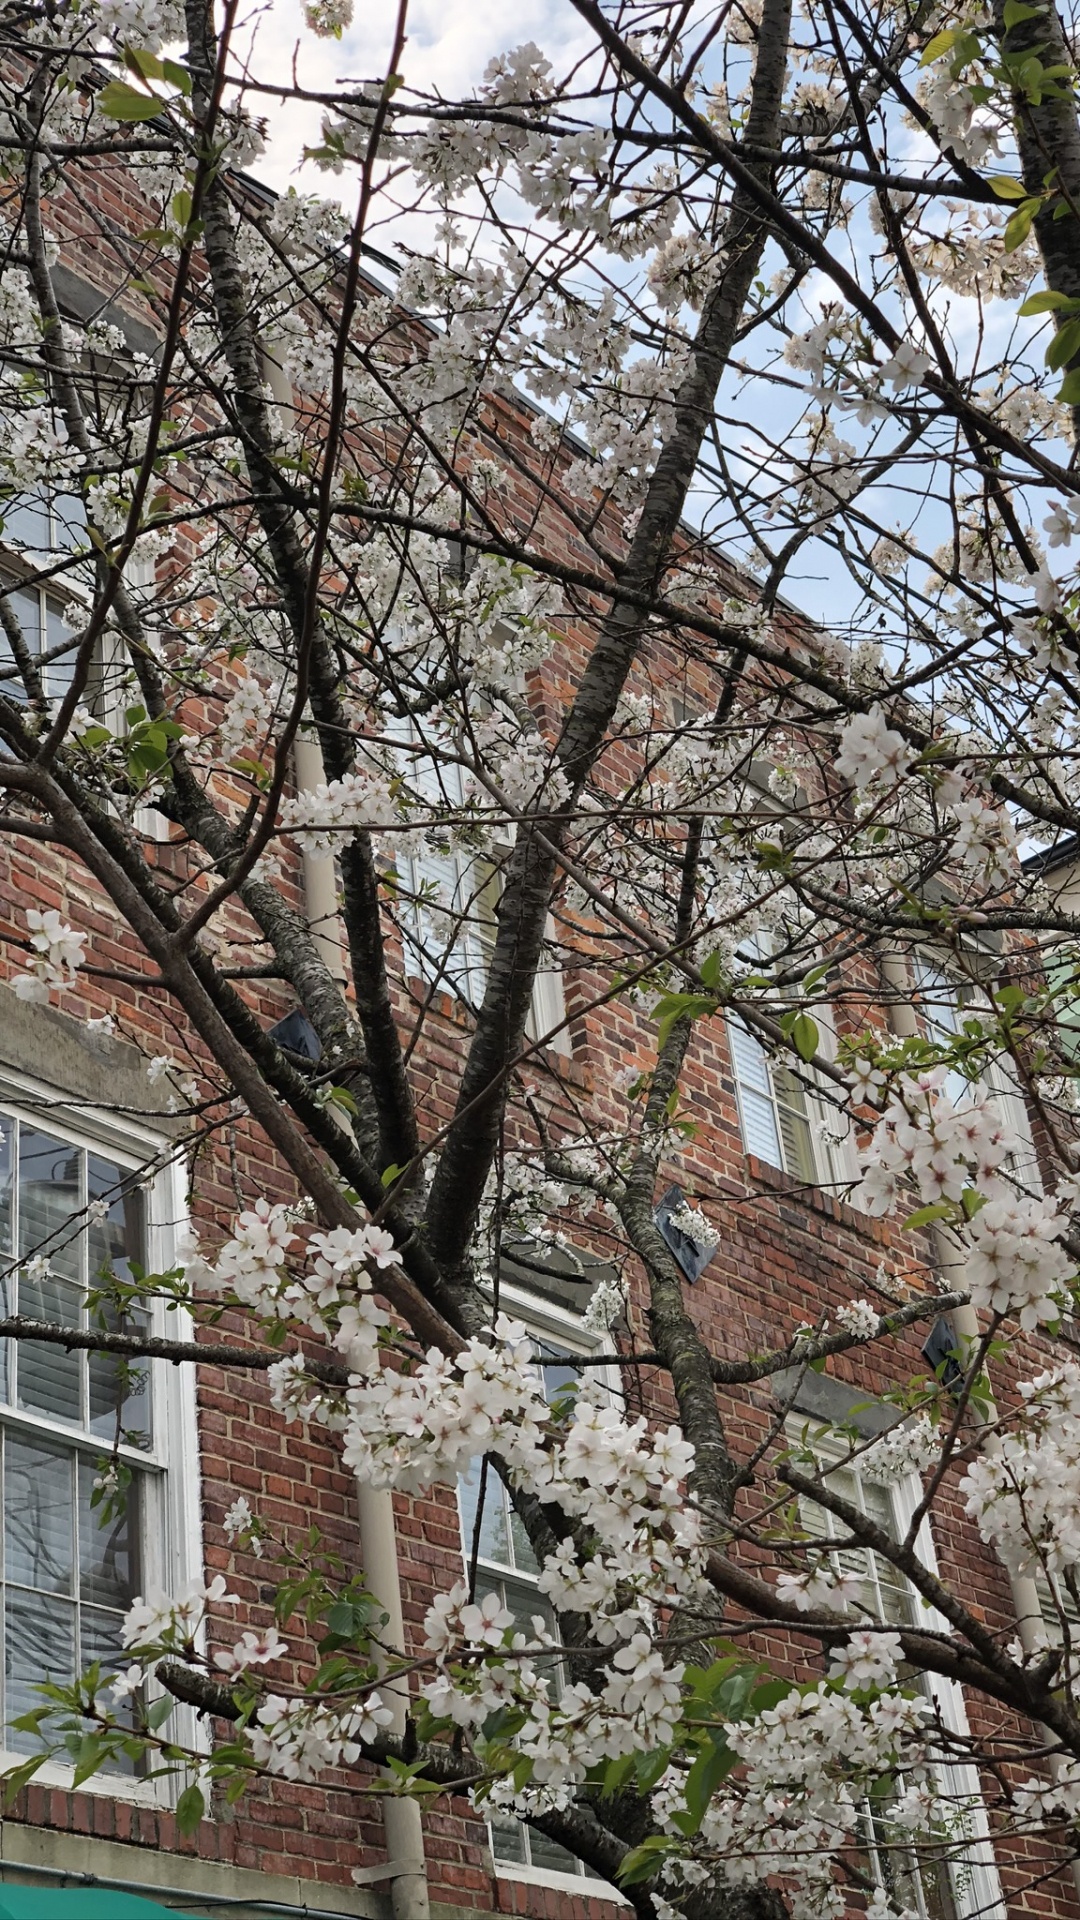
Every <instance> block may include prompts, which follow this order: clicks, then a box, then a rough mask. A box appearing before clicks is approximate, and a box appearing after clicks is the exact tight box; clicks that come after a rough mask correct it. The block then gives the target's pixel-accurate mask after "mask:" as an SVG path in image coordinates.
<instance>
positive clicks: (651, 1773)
mask: <svg viewBox="0 0 1080 1920" xmlns="http://www.w3.org/2000/svg"><path fill="white" fill-rule="evenodd" d="M670 1758H671V1749H670V1747H658V1748H657V1749H656V1751H655V1752H654V1753H638V1754H635V1755H634V1778H635V1780H636V1781H637V1789H638V1792H639V1793H651V1792H652V1790H653V1788H654V1787H655V1785H656V1783H657V1781H658V1780H659V1778H660V1775H661V1774H662V1773H665V1772H666V1771H667V1764H668V1761H669V1759H670Z"/></svg>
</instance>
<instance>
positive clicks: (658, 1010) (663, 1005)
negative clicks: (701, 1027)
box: [653, 993, 716, 1047]
mask: <svg viewBox="0 0 1080 1920" xmlns="http://www.w3.org/2000/svg"><path fill="white" fill-rule="evenodd" d="M715 1012H716V1001H715V1000H713V999H711V998H706V996H705V994H703V993H668V994H665V995H664V998H663V999H662V1000H660V1001H659V1002H658V1003H657V1005H656V1006H655V1007H654V1009H653V1018H654V1020H655V1021H656V1022H657V1025H658V1026H659V1029H660V1034H659V1039H660V1045H661V1046H662V1047H664V1046H666V1045H667V1042H668V1039H669V1037H670V1034H671V1029H672V1027H674V1026H675V1025H676V1023H677V1022H678V1021H679V1020H683V1019H689V1020H698V1019H700V1018H701V1017H702V1015H703V1014H707V1013H715Z"/></svg>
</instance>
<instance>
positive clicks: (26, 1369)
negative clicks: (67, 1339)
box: [16, 1273, 82, 1422]
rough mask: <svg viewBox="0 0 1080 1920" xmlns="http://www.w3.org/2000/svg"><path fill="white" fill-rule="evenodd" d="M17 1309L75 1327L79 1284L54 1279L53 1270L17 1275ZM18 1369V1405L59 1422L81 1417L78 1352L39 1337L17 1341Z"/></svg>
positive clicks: (80, 1368)
mask: <svg viewBox="0 0 1080 1920" xmlns="http://www.w3.org/2000/svg"><path fill="white" fill-rule="evenodd" d="M19 1307H20V1310H21V1312H23V1313H24V1314H26V1315H27V1316H28V1317H29V1318H30V1319H31V1320H51V1321H52V1322H53V1324H54V1325H57V1324H59V1325H60V1326H65V1327H71V1326H75V1327H77V1326H78V1325H79V1318H80V1307H81V1298H80V1293H79V1289H78V1288H77V1287H71V1286H69V1285H68V1284H67V1282H66V1281H65V1280H56V1279H54V1278H53V1276H52V1274H48V1273H46V1274H42V1275H40V1276H38V1277H36V1278H31V1277H30V1276H28V1275H27V1274H25V1273H23V1274H21V1275H20V1277H19ZM17 1368H18V1371H17V1373H16V1379H17V1381H18V1388H19V1405H20V1407H31V1408H32V1409H33V1410H34V1412H35V1413H48V1414H52V1415H53V1417H54V1418H55V1419H57V1420H71V1421H75V1422H78V1421H79V1420H81V1419H82V1406H81V1395H80V1386H81V1382H82V1355H81V1354H79V1353H67V1352H66V1351H65V1349H64V1348H63V1347H53V1346H46V1345H45V1343H44V1341H41V1340H24V1341H21V1342H20V1345H19V1352H18V1359H17Z"/></svg>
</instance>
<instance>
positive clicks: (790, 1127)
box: [773, 1067, 815, 1180]
mask: <svg viewBox="0 0 1080 1920" xmlns="http://www.w3.org/2000/svg"><path fill="white" fill-rule="evenodd" d="M773 1071H774V1073H775V1075H776V1082H777V1085H776V1094H777V1100H776V1117H777V1122H778V1125H779V1129H780V1141H781V1145H782V1147H783V1150H784V1165H785V1167H786V1168H787V1170H788V1172H789V1173H790V1174H797V1175H798V1176H799V1177H800V1178H801V1179H803V1180H813V1179H814V1178H815V1169H814V1148H813V1142H812V1141H811V1138H810V1122H809V1120H808V1119H807V1117H806V1097H805V1095H804V1093H803V1090H802V1088H801V1087H800V1085H799V1083H798V1081H797V1080H796V1078H795V1076H794V1074H791V1073H788V1071H787V1069H786V1068H785V1067H776V1068H774V1069H773Z"/></svg>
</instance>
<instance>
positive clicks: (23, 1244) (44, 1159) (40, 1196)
mask: <svg viewBox="0 0 1080 1920" xmlns="http://www.w3.org/2000/svg"><path fill="white" fill-rule="evenodd" d="M81 1162H82V1154H81V1153H80V1152H79V1149H78V1148H77V1147H72V1146H70V1145H68V1143H67V1142H66V1141H64V1140H54V1139H53V1138H52V1137H51V1135H50V1134H47V1133H39V1132H38V1131H37V1129H36V1128H34V1127H27V1126H24V1127H21V1128H20V1130H19V1252H20V1254H22V1255H23V1257H24V1258H25V1257H26V1256H27V1255H34V1254H42V1255H44V1256H46V1257H47V1259H48V1261H49V1265H50V1266H51V1267H52V1268H53V1269H54V1270H55V1271H56V1272H57V1273H59V1274H62V1275H63V1276H64V1278H65V1279H66V1280H79V1279H81V1278H82V1273H81V1262H80V1247H79V1237H80V1228H81V1226H82V1224H83V1223H82V1220H81V1217H80V1215H81V1209H82V1191H81V1184H82V1183H81V1172H82V1168H81Z"/></svg>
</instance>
